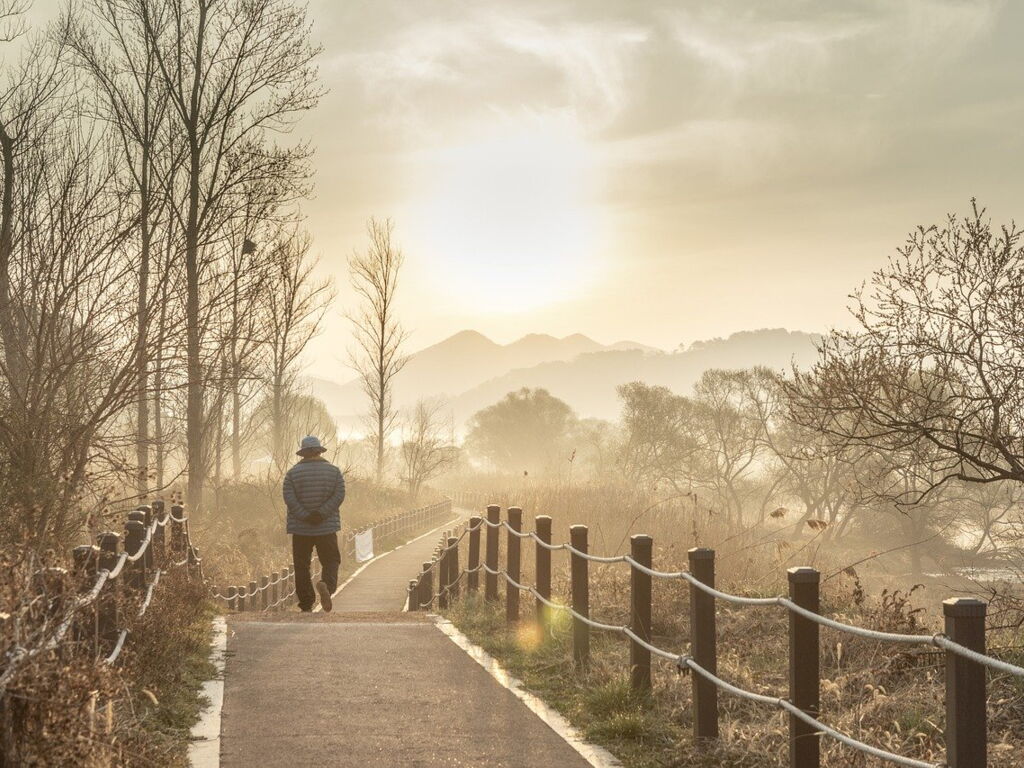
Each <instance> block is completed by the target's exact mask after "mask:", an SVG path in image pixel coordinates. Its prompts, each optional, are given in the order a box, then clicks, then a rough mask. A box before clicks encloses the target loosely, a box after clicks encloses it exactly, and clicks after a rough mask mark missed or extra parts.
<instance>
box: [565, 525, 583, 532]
mask: <svg viewBox="0 0 1024 768" xmlns="http://www.w3.org/2000/svg"><path fill="white" fill-rule="evenodd" d="M586 530H587V526H585V525H570V526H569V531H570V532H571V531H586Z"/></svg>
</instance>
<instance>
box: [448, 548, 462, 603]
mask: <svg viewBox="0 0 1024 768" xmlns="http://www.w3.org/2000/svg"><path fill="white" fill-rule="evenodd" d="M461 575H462V572H461V571H460V570H459V540H458V538H457V537H455V536H451V537H449V539H448V604H449V605H451V604H452V603H453V602H455V599H456V598H457V597H458V596H459V576H461Z"/></svg>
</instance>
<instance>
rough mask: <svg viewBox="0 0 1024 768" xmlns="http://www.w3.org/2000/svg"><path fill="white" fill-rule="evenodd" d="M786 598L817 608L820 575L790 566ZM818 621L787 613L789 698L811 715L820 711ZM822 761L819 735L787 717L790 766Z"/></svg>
mask: <svg viewBox="0 0 1024 768" xmlns="http://www.w3.org/2000/svg"><path fill="white" fill-rule="evenodd" d="M787 574H788V576H789V598H790V600H792V601H793V602H794V603H796V604H797V605H799V606H800V607H801V608H804V609H806V610H808V611H812V612H814V613H818V611H819V610H820V604H819V597H818V582H819V581H820V579H821V574H819V573H818V571H817V570H815V569H814V568H790V569H789V570H788V571H787ZM818 654H819V643H818V624H817V622H814V621H811V620H810V619H808V618H805V617H804V616H800V615H799V614H797V613H794V612H793V611H790V612H789V700H790V701H791V702H792V703H793V704H794V705H795V706H796V707H798V708H799V709H802V710H803V711H804V712H806V713H807V714H808V715H810V716H811V717H814V718H817V717H818V714H819V712H820V687H821V682H820V680H821V674H820V673H821V667H820V661H819V658H818ZM820 764H821V737H820V735H819V733H818V732H817V731H816V730H815V729H814V728H812V727H811V726H810V725H808V724H807V723H805V722H804V721H803V720H800V719H799V718H797V717H795V716H793V715H790V716H789V765H790V768H818V766H819V765H820Z"/></svg>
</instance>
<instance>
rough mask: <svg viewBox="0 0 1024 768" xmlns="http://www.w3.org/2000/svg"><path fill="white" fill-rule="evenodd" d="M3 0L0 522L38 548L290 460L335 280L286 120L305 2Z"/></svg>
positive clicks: (306, 47)
mask: <svg viewBox="0 0 1024 768" xmlns="http://www.w3.org/2000/svg"><path fill="white" fill-rule="evenodd" d="M22 8H23V4H22V3H20V2H17V0H3V5H2V7H0V12H2V19H3V24H4V26H5V29H4V34H3V36H2V37H3V38H4V40H6V45H7V49H8V50H7V56H6V58H7V61H8V62H13V63H7V64H5V65H4V68H3V72H2V75H3V88H2V91H0V166H2V167H0V174H2V175H0V502H2V503H0V532H2V535H3V536H5V537H9V538H12V539H19V540H22V541H25V540H30V541H32V542H33V545H34V546H36V547H43V546H46V545H48V544H53V543H57V542H64V541H66V540H67V539H68V538H69V537H70V536H72V535H74V534H76V533H77V532H78V531H80V530H81V528H82V526H83V525H84V524H87V523H91V524H92V526H93V527H94V528H95V527H98V526H99V525H100V523H101V520H100V517H101V515H102V512H103V510H104V508H105V507H106V505H108V504H109V503H110V502H112V501H116V500H118V499H125V498H131V497H132V496H139V497H143V496H146V495H147V494H149V493H152V492H154V491H159V490H161V489H166V488H167V487H168V486H169V485H171V484H173V483H176V482H177V480H178V478H179V477H180V476H184V477H187V501H188V502H189V504H190V505H192V507H193V508H198V507H200V505H201V504H202V501H203V497H204V488H206V487H207V486H208V485H209V483H210V481H211V480H214V481H216V480H219V479H220V478H221V477H222V476H224V475H228V474H230V475H231V476H234V477H238V476H240V475H241V473H242V472H243V464H244V463H246V462H247V461H249V460H251V459H252V458H253V452H254V451H258V454H257V455H260V456H263V455H269V456H270V457H271V460H272V462H274V463H277V464H283V463H284V462H285V461H287V457H288V456H289V454H290V451H289V449H288V445H290V442H291V434H290V430H289V429H288V419H289V418H295V414H296V413H297V412H298V413H301V412H303V409H305V410H306V411H311V413H307V414H306V415H305V416H304V418H305V420H306V421H315V420H316V419H317V418H319V417H320V416H322V415H323V414H319V413H318V412H317V404H316V403H313V402H307V401H308V398H303V396H302V395H301V394H300V393H299V391H298V389H297V387H296V371H297V364H298V359H299V356H300V354H301V352H302V350H303V348H304V347H305V345H306V344H307V342H308V341H309V339H310V338H311V336H312V335H313V334H314V333H315V330H316V327H317V324H318V322H319V319H320V317H321V315H322V314H323V312H324V310H325V306H326V303H327V302H328V301H329V299H330V298H331V288H330V286H329V285H328V284H327V283H325V282H322V281H319V280H317V279H316V278H315V276H314V274H313V272H314V266H315V260H314V259H313V258H312V257H311V255H310V240H309V237H308V236H307V235H306V234H305V232H304V231H303V229H302V226H301V221H302V216H301V210H300V207H299V204H300V202H301V200H302V199H303V198H304V197H306V196H307V195H308V193H309V191H310V185H311V177H312V171H311V166H310V160H311V157H312V148H311V147H310V146H309V145H308V144H307V143H305V142H302V141H296V140H290V139H289V136H288V133H289V130H290V129H291V127H292V126H293V125H294V124H295V122H296V121H297V120H298V119H299V118H300V117H301V116H302V115H303V113H305V112H307V111H308V110H310V109H312V108H313V107H314V106H315V105H316V104H317V101H318V99H319V98H320V96H321V94H322V90H321V86H320V85H319V82H318V74H317V69H316V66H315V63H314V60H315V57H316V55H317V53H318V50H317V48H316V46H315V45H313V44H312V43H311V42H310V34H309V32H310V29H309V22H308V20H307V17H306V13H305V10H304V9H303V8H301V7H296V6H294V5H292V4H291V3H289V2H286V1H285V0H198V1H197V2H194V3H181V2H177V1H176V0H115V1H114V2H110V1H108V0H78V1H76V2H72V3H71V4H70V5H69V6H68V7H67V8H66V9H65V10H64V11H63V13H62V14H61V16H60V17H59V19H57V20H56V21H55V22H53V23H52V24H51V25H50V26H49V27H48V28H46V29H44V30H28V29H26V27H25V22H24V18H23V16H22V14H21V11H22ZM327 421H328V422H330V420H329V419H327ZM286 443H287V444H288V445H286Z"/></svg>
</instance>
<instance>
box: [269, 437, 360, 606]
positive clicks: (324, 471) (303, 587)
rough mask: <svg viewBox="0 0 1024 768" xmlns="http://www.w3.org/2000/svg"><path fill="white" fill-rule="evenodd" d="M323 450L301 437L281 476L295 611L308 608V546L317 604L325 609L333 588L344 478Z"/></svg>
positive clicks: (338, 555)
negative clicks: (315, 571)
mask: <svg viewBox="0 0 1024 768" xmlns="http://www.w3.org/2000/svg"><path fill="white" fill-rule="evenodd" d="M326 451H327V449H326V448H324V447H323V446H322V445H320V440H319V439H317V438H316V437H313V436H312V435H310V436H308V437H304V438H302V444H301V445H300V446H299V450H298V451H296V454H297V455H298V456H301V457H302V459H301V460H300V461H299V463H298V464H296V465H295V466H293V467H292V468H291V469H289V470H288V474H286V475H285V476H284V489H283V492H284V503H285V505H286V506H287V507H288V533H289V534H291V537H292V560H293V562H294V565H295V592H296V593H297V595H298V598H299V609H300V610H302V611H304V612H308V611H311V610H313V600H314V599H315V593H314V592H313V582H312V580H311V578H310V575H309V565H310V560H311V559H312V557H313V548H314V547H315V548H316V556H317V558H319V560H320V566H321V569H322V571H323V572H322V574H321V577H320V581H318V582H317V584H316V593H317V594H319V595H320V605H321V606H322V607H323V609H324V611H325V612H326V611H330V610H331V596H332V595H333V594H334V590H336V589H337V588H338V566H339V565H341V553H340V552H339V551H338V531H340V530H341V509H340V507H341V503H342V502H343V501H344V500H345V476H344V475H342V473H341V470H340V469H338V468H337V467H336V466H334V465H333V464H331V462H329V461H328V460H327V459H325V458H324V457H323V455H322V454H323V453H325V452H326Z"/></svg>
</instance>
